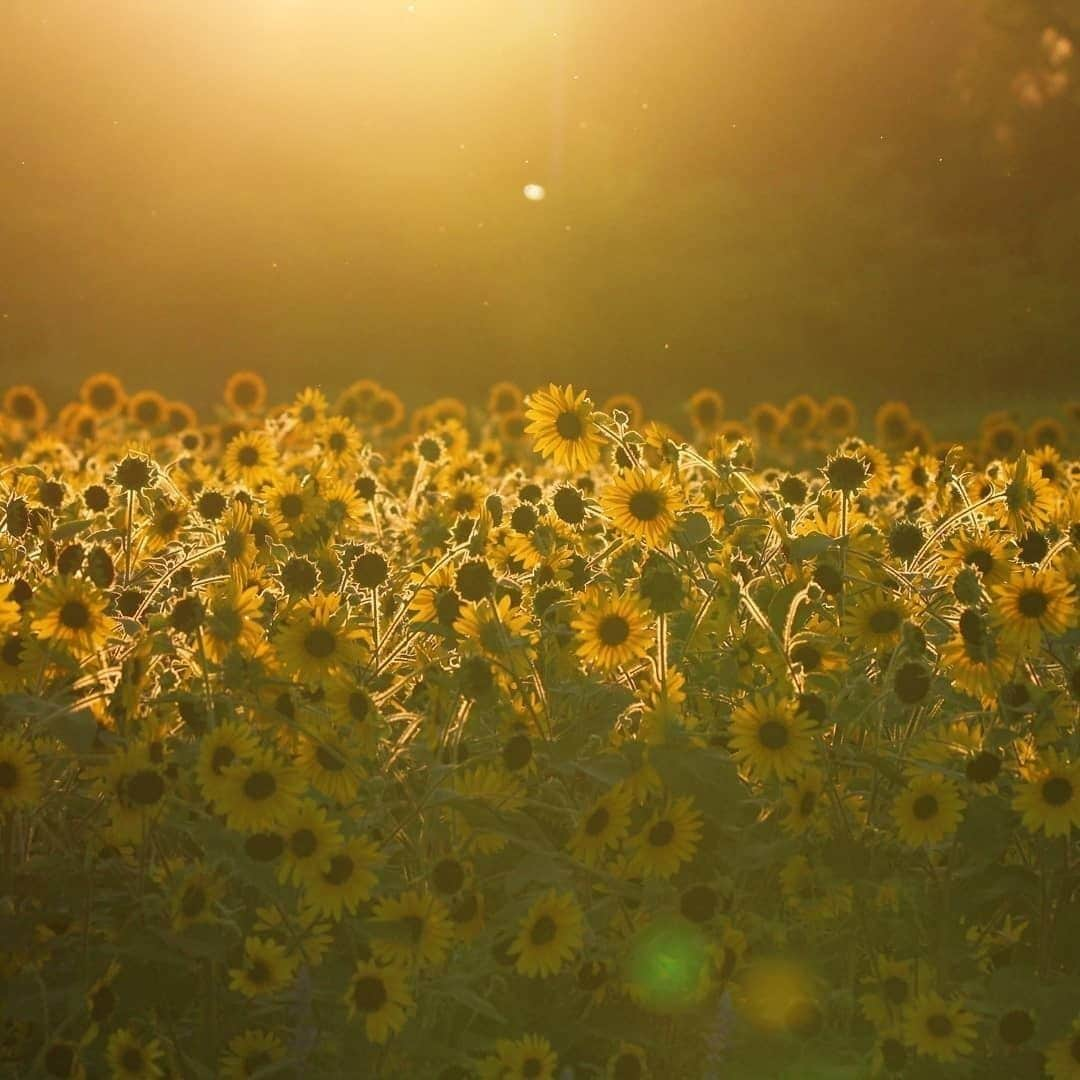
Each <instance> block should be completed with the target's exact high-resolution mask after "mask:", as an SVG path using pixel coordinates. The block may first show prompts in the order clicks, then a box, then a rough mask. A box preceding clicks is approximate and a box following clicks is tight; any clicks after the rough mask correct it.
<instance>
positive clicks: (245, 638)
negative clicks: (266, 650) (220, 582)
mask: <svg viewBox="0 0 1080 1080" xmlns="http://www.w3.org/2000/svg"><path fill="white" fill-rule="evenodd" d="M261 614H262V602H261V600H260V599H259V590H258V589H257V588H255V587H252V588H248V589H241V588H239V587H238V586H236V585H235V584H234V585H225V586H220V587H218V588H216V589H214V590H212V591H211V592H210V606H209V610H208V612H207V616H206V623H205V625H204V626H203V628H202V630H203V638H202V640H203V646H204V648H205V649H206V654H207V656H209V657H210V659H211V660H216V661H218V662H219V663H220V662H221V661H222V660H224V659H225V658H226V657H227V656H228V655H229V654H230V653H231V652H233V651H234V650H235V651H236V652H238V653H240V654H241V655H242V656H252V655H255V654H257V653H258V652H259V651H260V650H261V649H262V648H263V628H262V626H261V625H260V623H259V621H258V619H259V616H260V615H261Z"/></svg>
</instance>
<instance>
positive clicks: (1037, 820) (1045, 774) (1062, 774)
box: [1013, 750, 1080, 837]
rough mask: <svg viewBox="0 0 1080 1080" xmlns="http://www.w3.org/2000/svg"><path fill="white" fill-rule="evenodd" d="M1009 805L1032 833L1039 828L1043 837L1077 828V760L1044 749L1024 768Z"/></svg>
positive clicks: (1079, 802) (1079, 816)
mask: <svg viewBox="0 0 1080 1080" xmlns="http://www.w3.org/2000/svg"><path fill="white" fill-rule="evenodd" d="M1013 807H1014V809H1016V810H1017V811H1018V812H1019V813H1020V814H1021V815H1022V817H1023V820H1024V825H1026V826H1027V828H1029V829H1030V830H1031V831H1032V832H1038V831H1039V829H1042V830H1043V831H1044V832H1045V833H1046V835H1047V836H1066V837H1067V836H1068V835H1069V830H1070V829H1071V828H1072V827H1073V826H1074V825H1075V826H1076V827H1077V828H1080V762H1076V763H1070V762H1069V761H1068V760H1067V759H1066V758H1065V757H1063V756H1062V755H1060V754H1058V752H1057V751H1056V750H1045V751H1044V752H1043V753H1042V755H1041V756H1040V757H1039V759H1038V760H1037V761H1035V762H1033V763H1032V764H1030V765H1028V766H1027V767H1026V768H1025V769H1024V782H1023V783H1022V784H1021V785H1020V787H1019V789H1018V791H1017V792H1016V795H1015V796H1014V797H1013Z"/></svg>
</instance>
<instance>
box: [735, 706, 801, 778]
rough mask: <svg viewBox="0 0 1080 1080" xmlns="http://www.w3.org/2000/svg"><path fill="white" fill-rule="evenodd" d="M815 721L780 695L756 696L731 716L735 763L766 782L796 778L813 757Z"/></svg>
mask: <svg viewBox="0 0 1080 1080" xmlns="http://www.w3.org/2000/svg"><path fill="white" fill-rule="evenodd" d="M813 728H814V722H813V720H811V719H810V717H809V716H808V715H807V714H806V713H805V712H799V711H797V707H796V703H795V702H794V701H791V700H790V699H787V698H781V697H780V696H779V695H777V694H756V695H755V696H754V697H752V698H751V699H749V700H748V701H745V702H744V703H743V704H742V705H740V706H739V707H738V708H737V709H735V711H734V712H733V713H732V714H731V735H730V738H729V739H728V745H729V747H730V748H731V751H732V754H733V756H734V758H735V760H736V761H739V762H745V763H747V764H748V765H749V766H750V768H751V770H752V771H753V772H754V773H755V774H756V775H758V776H760V777H761V778H763V779H765V778H767V777H769V776H771V775H773V774H775V775H776V776H778V777H779V778H780V779H781V780H787V779H790V778H791V777H793V776H796V775H797V774H798V773H799V772H800V771H801V770H802V769H803V768H805V767H806V765H807V764H809V762H810V758H811V756H812V754H813V742H812V739H811V732H812V731H813Z"/></svg>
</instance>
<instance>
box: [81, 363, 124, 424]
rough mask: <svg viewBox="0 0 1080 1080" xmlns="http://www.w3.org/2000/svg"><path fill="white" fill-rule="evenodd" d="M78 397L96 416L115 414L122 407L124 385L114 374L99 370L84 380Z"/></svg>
mask: <svg viewBox="0 0 1080 1080" xmlns="http://www.w3.org/2000/svg"><path fill="white" fill-rule="evenodd" d="M79 399H80V400H81V401H82V402H83V404H84V405H85V406H86V407H87V408H88V409H90V410H91V411H92V412H93V413H94V414H95V415H96V416H101V417H106V416H115V415H116V414H117V413H118V412H120V410H121V409H122V408H123V407H124V386H123V384H122V383H121V382H120V380H119V379H118V378H117V377H116V376H115V375H112V374H110V373H109V372H107V371H101V372H98V373H97V374H96V375H91V376H90V377H89V378H87V379H86V380H84V382H83V384H82V386H81V387H80V388H79Z"/></svg>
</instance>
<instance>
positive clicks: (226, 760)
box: [195, 720, 259, 803]
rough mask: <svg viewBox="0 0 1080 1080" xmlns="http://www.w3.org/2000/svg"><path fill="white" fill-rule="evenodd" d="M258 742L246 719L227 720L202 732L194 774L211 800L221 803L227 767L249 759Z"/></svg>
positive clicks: (224, 795) (223, 796) (226, 785)
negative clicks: (205, 732) (206, 731)
mask: <svg viewBox="0 0 1080 1080" xmlns="http://www.w3.org/2000/svg"><path fill="white" fill-rule="evenodd" d="M258 745H259V744H258V740H257V739H256V738H255V733H254V732H253V731H252V730H251V725H250V724H248V723H246V722H245V721H243V720H226V721H225V722H224V723H221V724H219V725H218V726H217V727H215V728H214V729H213V730H212V731H210V732H208V733H207V734H206V735H204V736H203V738H202V739H201V741H200V743H199V757H198V761H197V762H196V765H195V778H196V779H197V780H198V782H199V787H201V788H202V792H203V795H204V796H205V797H206V800H207V801H208V802H211V803H219V802H220V801H221V800H222V799H223V798H225V797H227V796H226V793H227V792H228V790H229V781H228V779H227V778H226V775H225V771H226V769H228V767H229V766H230V765H233V764H234V763H236V762H238V761H250V760H251V758H252V757H253V756H254V754H255V752H256V750H257V748H258Z"/></svg>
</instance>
